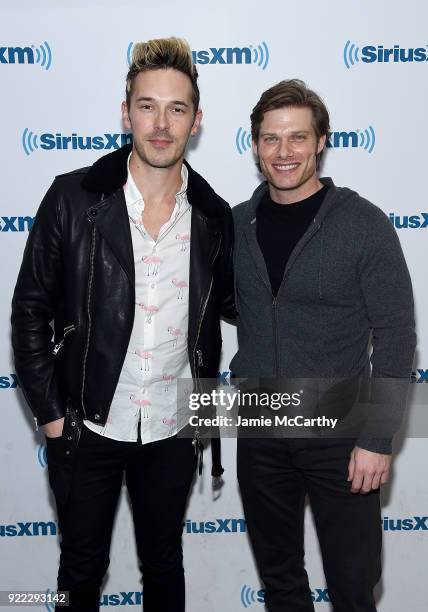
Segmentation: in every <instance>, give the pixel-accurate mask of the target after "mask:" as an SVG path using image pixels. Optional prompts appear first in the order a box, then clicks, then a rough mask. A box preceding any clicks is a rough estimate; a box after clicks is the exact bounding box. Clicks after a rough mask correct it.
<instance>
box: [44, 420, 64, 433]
mask: <svg viewBox="0 0 428 612" xmlns="http://www.w3.org/2000/svg"><path fill="white" fill-rule="evenodd" d="M63 427H64V417H62V418H60V419H57V420H56V421H51V422H50V423H46V425H43V431H44V433H45V436H46V437H47V438H60V437H61V436H62V429H63Z"/></svg>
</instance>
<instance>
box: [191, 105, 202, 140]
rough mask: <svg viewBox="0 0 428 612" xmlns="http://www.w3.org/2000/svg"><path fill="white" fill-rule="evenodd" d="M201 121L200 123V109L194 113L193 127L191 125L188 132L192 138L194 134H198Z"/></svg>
mask: <svg viewBox="0 0 428 612" xmlns="http://www.w3.org/2000/svg"><path fill="white" fill-rule="evenodd" d="M201 121H202V111H201V109H199V110H197V111H196V114H195V119H194V121H193V125H192V129H191V130H190V134H191V135H192V136H196V134H197V133H198V132H199V128H200V126H201Z"/></svg>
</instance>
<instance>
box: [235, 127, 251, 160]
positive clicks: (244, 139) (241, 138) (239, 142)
mask: <svg viewBox="0 0 428 612" xmlns="http://www.w3.org/2000/svg"><path fill="white" fill-rule="evenodd" d="M235 145H236V148H237V149H238V152H239V154H240V155H242V154H243V153H246V151H248V150H249V149H251V133H250V132H247V130H244V128H241V127H240V128H239V129H238V131H237V132H236V137H235Z"/></svg>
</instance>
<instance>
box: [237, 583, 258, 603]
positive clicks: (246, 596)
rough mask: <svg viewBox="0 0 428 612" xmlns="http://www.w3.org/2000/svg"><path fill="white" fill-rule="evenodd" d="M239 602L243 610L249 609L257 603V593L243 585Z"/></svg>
mask: <svg viewBox="0 0 428 612" xmlns="http://www.w3.org/2000/svg"><path fill="white" fill-rule="evenodd" d="M241 602H242V605H243V606H244V608H249V607H250V606H252V605H253V604H255V603H258V598H257V591H255V590H254V589H252V588H251V587H249V586H247V585H246V584H244V586H243V587H242V589H241Z"/></svg>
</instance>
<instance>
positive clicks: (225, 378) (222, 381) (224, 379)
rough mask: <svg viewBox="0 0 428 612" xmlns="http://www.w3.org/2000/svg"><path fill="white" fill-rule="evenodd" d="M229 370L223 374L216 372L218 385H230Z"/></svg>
mask: <svg viewBox="0 0 428 612" xmlns="http://www.w3.org/2000/svg"><path fill="white" fill-rule="evenodd" d="M230 374H231V372H230V370H226V371H225V372H218V373H217V378H218V384H219V385H230Z"/></svg>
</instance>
